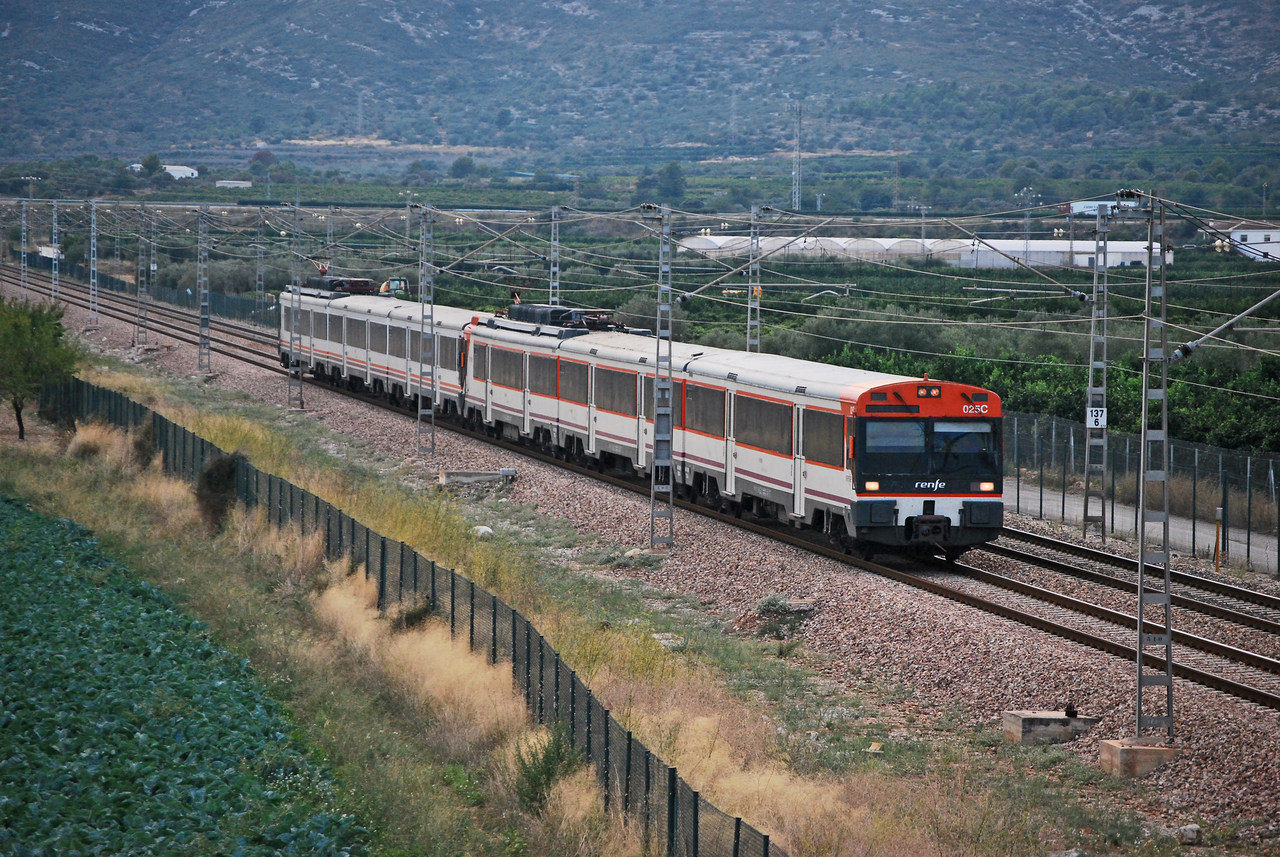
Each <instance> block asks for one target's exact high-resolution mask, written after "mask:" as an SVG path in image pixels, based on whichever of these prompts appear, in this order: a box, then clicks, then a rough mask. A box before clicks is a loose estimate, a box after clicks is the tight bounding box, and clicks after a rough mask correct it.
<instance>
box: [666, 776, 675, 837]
mask: <svg viewBox="0 0 1280 857" xmlns="http://www.w3.org/2000/svg"><path fill="white" fill-rule="evenodd" d="M675 854H676V769H675V768H671V767H668V768H667V857H675Z"/></svg>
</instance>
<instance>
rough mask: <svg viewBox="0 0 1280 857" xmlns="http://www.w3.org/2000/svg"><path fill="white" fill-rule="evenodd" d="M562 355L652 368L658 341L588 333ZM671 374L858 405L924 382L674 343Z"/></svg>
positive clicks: (564, 345) (572, 341)
mask: <svg viewBox="0 0 1280 857" xmlns="http://www.w3.org/2000/svg"><path fill="white" fill-rule="evenodd" d="M558 348H559V350H560V352H561V353H565V354H581V355H584V356H585V355H594V356H597V357H603V358H605V359H613V360H618V361H620V362H624V363H630V364H636V363H641V364H643V365H646V366H653V365H654V364H655V363H656V362H657V353H658V351H657V349H658V345H657V340H656V339H654V338H653V337H652V336H637V335H634V334H628V333H589V334H584V335H582V336H577V337H574V338H572V339H566V340H564V341H562V342H561V343H560V344H559V346H558ZM671 363H672V369H673V370H674V371H675V372H677V373H683V374H686V375H688V376H690V377H692V378H702V379H705V380H706V381H708V382H715V383H718V384H722V385H724V384H728V383H730V382H734V381H736V382H738V383H741V384H750V385H751V386H753V387H756V388H758V389H762V390H769V391H773V392H776V393H779V394H783V395H786V396H793V395H795V394H796V393H801V394H804V395H809V396H813V397H815V398H818V399H828V400H830V401H840V400H841V399H844V400H856V399H857V398H858V397H859V396H860V395H862V393H864V392H867V391H868V390H872V389H875V388H877V387H883V386H885V385H886V384H897V383H903V382H915V381H918V380H920V379H919V378H916V377H913V376H907V375H893V374H889V373H887V372H868V371H866V370H864V369H853V368H850V367H847V366H831V365H829V364H826V363H814V362H812V361H809V360H800V359H798V358H795V357H784V356H782V355H780V354H764V353H758V352H747V351H733V350H730V349H727V348H712V347H708V346H705V345H694V344H691V343H685V342H672V343H671Z"/></svg>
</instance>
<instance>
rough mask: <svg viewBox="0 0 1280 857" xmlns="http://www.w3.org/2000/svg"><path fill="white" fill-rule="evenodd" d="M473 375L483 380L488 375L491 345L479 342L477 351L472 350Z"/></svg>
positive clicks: (476, 347) (478, 379)
mask: <svg viewBox="0 0 1280 857" xmlns="http://www.w3.org/2000/svg"><path fill="white" fill-rule="evenodd" d="M472 358H473V359H472V360H471V375H472V377H474V378H475V379H476V380H477V381H483V380H484V379H485V378H487V377H488V368H489V346H487V345H485V344H483V343H480V342H477V343H476V346H475V351H473V352H472Z"/></svg>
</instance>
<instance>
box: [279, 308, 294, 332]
mask: <svg viewBox="0 0 1280 857" xmlns="http://www.w3.org/2000/svg"><path fill="white" fill-rule="evenodd" d="M291 318H293V308H292V307H289V306H282V307H280V330H281V331H282V332H286V333H287V332H288V330H289V320H290V319H291Z"/></svg>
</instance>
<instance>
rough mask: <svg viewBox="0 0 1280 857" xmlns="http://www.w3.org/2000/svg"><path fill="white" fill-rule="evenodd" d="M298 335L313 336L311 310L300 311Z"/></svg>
mask: <svg viewBox="0 0 1280 857" xmlns="http://www.w3.org/2000/svg"><path fill="white" fill-rule="evenodd" d="M298 335H299V336H307V337H309V336H311V310H309V309H301V310H298Z"/></svg>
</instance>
